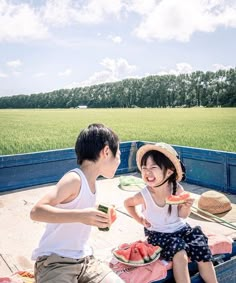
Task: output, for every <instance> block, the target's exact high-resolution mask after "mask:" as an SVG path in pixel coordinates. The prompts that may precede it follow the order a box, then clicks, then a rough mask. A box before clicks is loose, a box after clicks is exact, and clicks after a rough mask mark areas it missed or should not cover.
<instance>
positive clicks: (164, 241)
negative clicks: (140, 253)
mask: <svg viewBox="0 0 236 283" xmlns="http://www.w3.org/2000/svg"><path fill="white" fill-rule="evenodd" d="M144 233H145V236H147V237H148V238H147V241H148V243H149V244H152V245H153V246H160V247H161V248H162V251H161V257H162V258H163V259H165V260H167V261H171V260H172V259H173V257H174V255H175V254H176V253H177V252H179V251H181V250H185V251H186V253H187V255H188V257H189V258H190V259H191V261H211V260H212V254H211V251H210V249H209V246H208V239H207V237H206V236H205V235H204V233H203V232H202V229H201V227H199V226H196V227H194V228H192V227H190V225H189V224H186V226H185V227H184V228H182V229H180V230H178V231H176V232H174V233H160V232H156V231H149V230H147V229H146V228H144Z"/></svg>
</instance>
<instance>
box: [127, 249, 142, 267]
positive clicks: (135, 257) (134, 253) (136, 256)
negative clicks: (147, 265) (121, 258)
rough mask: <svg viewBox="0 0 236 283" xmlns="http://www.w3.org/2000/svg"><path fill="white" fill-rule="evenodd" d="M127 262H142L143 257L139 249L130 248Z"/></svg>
mask: <svg viewBox="0 0 236 283" xmlns="http://www.w3.org/2000/svg"><path fill="white" fill-rule="evenodd" d="M129 263H131V264H142V263H144V259H143V257H142V255H141V254H140V252H139V249H138V248H136V247H132V248H131V253H130V258H129Z"/></svg>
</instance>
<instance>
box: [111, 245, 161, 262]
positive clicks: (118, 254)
mask: <svg viewBox="0 0 236 283" xmlns="http://www.w3.org/2000/svg"><path fill="white" fill-rule="evenodd" d="M160 252H161V248H160V247H159V246H153V245H151V244H148V243H147V242H146V241H136V242H134V243H130V244H128V243H124V244H120V245H119V247H118V248H117V249H115V250H114V251H113V256H114V257H115V258H116V260H117V261H119V262H121V263H123V264H126V265H130V266H143V265H147V264H150V263H152V262H154V261H156V260H157V259H158V258H159V257H160Z"/></svg>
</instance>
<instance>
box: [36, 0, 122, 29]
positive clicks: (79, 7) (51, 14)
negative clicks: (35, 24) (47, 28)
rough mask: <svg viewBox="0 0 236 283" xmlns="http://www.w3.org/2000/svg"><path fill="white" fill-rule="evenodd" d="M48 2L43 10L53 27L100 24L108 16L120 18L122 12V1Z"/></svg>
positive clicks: (68, 0)
mask: <svg viewBox="0 0 236 283" xmlns="http://www.w3.org/2000/svg"><path fill="white" fill-rule="evenodd" d="M84 2H85V4H84V5H83V3H82V2H81V1H80V3H79V1H73V0H60V1H57V0H48V1H47V3H46V5H45V7H43V8H42V14H43V17H44V19H45V21H47V22H48V23H50V24H52V25H64V26H65V25H70V24H72V23H75V22H77V23H93V24H95V23H100V22H103V21H104V19H105V17H106V16H110V15H113V16H115V17H119V15H120V12H121V10H122V7H123V4H122V0H112V1H110V0H99V1H97V0H90V1H84Z"/></svg>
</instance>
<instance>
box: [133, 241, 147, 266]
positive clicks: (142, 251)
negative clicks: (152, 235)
mask: <svg viewBox="0 0 236 283" xmlns="http://www.w3.org/2000/svg"><path fill="white" fill-rule="evenodd" d="M136 247H137V248H138V250H139V252H140V254H141V256H142V257H143V259H144V262H149V261H150V257H149V254H148V252H147V247H146V246H145V245H144V244H143V243H137V244H136Z"/></svg>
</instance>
